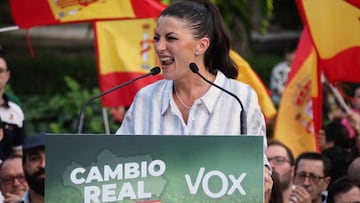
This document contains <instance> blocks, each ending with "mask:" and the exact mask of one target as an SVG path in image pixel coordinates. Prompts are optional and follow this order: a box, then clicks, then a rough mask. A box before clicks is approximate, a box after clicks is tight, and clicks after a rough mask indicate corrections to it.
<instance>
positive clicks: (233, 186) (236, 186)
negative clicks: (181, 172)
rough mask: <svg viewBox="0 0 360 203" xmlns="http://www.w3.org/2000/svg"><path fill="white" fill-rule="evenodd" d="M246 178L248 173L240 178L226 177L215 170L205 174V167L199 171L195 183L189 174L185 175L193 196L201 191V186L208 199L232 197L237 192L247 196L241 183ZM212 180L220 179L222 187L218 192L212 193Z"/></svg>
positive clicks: (230, 175)
mask: <svg viewBox="0 0 360 203" xmlns="http://www.w3.org/2000/svg"><path fill="white" fill-rule="evenodd" d="M245 177H246V173H242V174H240V176H239V177H238V178H236V177H235V176H234V175H232V174H229V175H225V174H224V173H223V172H221V171H218V170H213V171H209V172H206V173H205V168H204V167H201V168H200V169H199V172H198V175H197V176H196V179H195V182H193V181H192V180H191V176H190V175H189V174H185V180H186V184H187V187H188V189H189V191H190V193H191V194H196V193H197V192H198V190H199V187H200V186H201V187H202V190H203V191H204V193H205V194H206V195H207V196H208V197H210V198H214V199H215V198H221V197H223V196H224V195H232V194H233V193H234V192H236V191H238V192H239V193H240V194H241V195H246V192H245V190H244V188H243V187H242V185H241V182H242V181H243V180H244V178H245ZM212 178H216V179H220V184H221V187H219V189H217V191H212V190H211V188H210V186H209V181H210V180H211V179H212ZM213 190H214V189H213Z"/></svg>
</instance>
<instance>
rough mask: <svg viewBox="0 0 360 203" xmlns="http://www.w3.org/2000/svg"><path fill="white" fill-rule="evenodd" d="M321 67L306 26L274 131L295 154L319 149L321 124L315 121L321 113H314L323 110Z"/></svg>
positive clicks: (275, 136) (275, 135)
mask: <svg viewBox="0 0 360 203" xmlns="http://www.w3.org/2000/svg"><path fill="white" fill-rule="evenodd" d="M319 70H320V69H318V60H317V54H316V51H315V48H314V46H313V45H312V42H311V39H310V33H309V31H308V29H307V28H305V29H304V31H303V34H302V36H301V39H300V41H299V44H298V49H297V51H296V53H295V59H294V62H293V64H292V67H291V71H290V73H289V77H288V82H287V85H286V88H285V90H284V94H283V97H282V99H281V103H280V106H279V111H278V116H277V121H276V126H275V131H274V138H275V139H278V140H280V141H281V142H283V143H284V144H285V145H286V146H288V147H289V148H290V149H291V150H292V152H293V154H294V156H295V157H296V156H297V155H299V154H300V153H302V152H304V151H317V144H316V139H315V132H316V128H318V127H317V125H316V126H315V123H316V122H318V117H315V115H316V116H318V115H319V113H318V111H319V110H321V89H320V88H321V85H319V80H320V79H319ZM319 103H320V108H319ZM315 112H317V113H315ZM320 115H321V112H320Z"/></svg>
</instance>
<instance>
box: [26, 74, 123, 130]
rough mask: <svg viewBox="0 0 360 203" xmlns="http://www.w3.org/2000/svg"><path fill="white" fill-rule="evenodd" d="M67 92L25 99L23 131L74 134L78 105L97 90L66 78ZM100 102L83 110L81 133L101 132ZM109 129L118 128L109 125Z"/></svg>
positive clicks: (96, 101) (97, 90)
mask: <svg viewBox="0 0 360 203" xmlns="http://www.w3.org/2000/svg"><path fill="white" fill-rule="evenodd" d="M64 80H65V84H66V86H67V88H68V91H67V92H66V93H65V94H63V93H56V94H55V95H52V96H51V97H46V96H43V95H42V96H38V95H34V96H29V97H27V99H26V100H24V101H23V102H24V106H25V108H24V111H25V112H24V113H25V116H26V129H27V132H28V133H29V134H33V133H34V132H41V131H44V132H48V133H74V132H75V131H76V121H77V116H78V113H79V111H80V108H81V106H82V105H83V103H85V101H86V100H87V99H88V98H90V97H91V96H93V95H96V94H98V93H99V89H98V88H93V89H92V90H91V91H89V90H87V89H86V88H84V87H81V86H80V84H79V83H78V82H77V81H75V80H74V79H73V78H71V77H69V76H66V77H65V78H64ZM101 109H102V107H101V104H100V100H95V101H93V102H92V103H91V104H90V105H89V106H87V108H86V109H85V112H84V113H85V121H84V127H83V129H84V131H83V132H84V133H105V130H104V127H103V121H102V114H101ZM111 124H112V125H113V126H112V129H114V128H116V127H118V126H115V124H114V123H111Z"/></svg>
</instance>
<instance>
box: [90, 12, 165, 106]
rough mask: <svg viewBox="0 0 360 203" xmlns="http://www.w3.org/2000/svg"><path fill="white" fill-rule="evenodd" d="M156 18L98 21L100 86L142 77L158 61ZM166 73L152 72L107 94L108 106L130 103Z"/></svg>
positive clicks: (108, 85) (110, 85)
mask: <svg viewBox="0 0 360 203" xmlns="http://www.w3.org/2000/svg"><path fill="white" fill-rule="evenodd" d="M155 26H156V21H155V19H154V18H148V19H133V20H118V21H114V20H113V21H97V22H95V26H94V27H95V40H96V48H97V56H98V76H99V83H100V90H101V91H106V90H108V89H110V88H112V87H114V86H116V85H119V84H121V83H124V82H126V81H129V80H131V79H133V78H135V77H139V76H141V75H143V74H145V73H147V72H149V70H150V69H151V68H152V67H154V66H156V65H158V64H159V62H158V59H157V56H156V53H155V50H154V47H153V46H154V44H153V36H154V30H155ZM161 78H162V76H159V75H157V76H149V77H147V78H143V79H141V80H138V81H136V82H135V83H132V84H130V85H128V86H126V87H124V88H121V89H119V90H117V91H115V92H112V93H111V94H108V95H105V96H103V97H102V98H101V99H102V104H103V106H104V107H114V106H130V104H131V102H132V100H133V98H134V96H135V94H136V92H137V91H138V90H139V89H140V88H142V87H144V86H146V85H148V84H150V83H152V82H154V81H156V80H158V79H161Z"/></svg>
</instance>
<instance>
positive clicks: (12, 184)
mask: <svg viewBox="0 0 360 203" xmlns="http://www.w3.org/2000/svg"><path fill="white" fill-rule="evenodd" d="M27 189H28V184H27V182H26V179H25V174H24V170H23V166H22V156H21V155H17V154H13V155H10V156H9V157H8V158H7V159H6V160H5V161H4V162H3V163H2V165H1V169H0V190H1V194H2V195H3V198H4V199H3V202H4V203H14V202H18V201H19V200H20V199H21V197H22V195H23V194H24V193H25V191H26V190H27Z"/></svg>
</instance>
